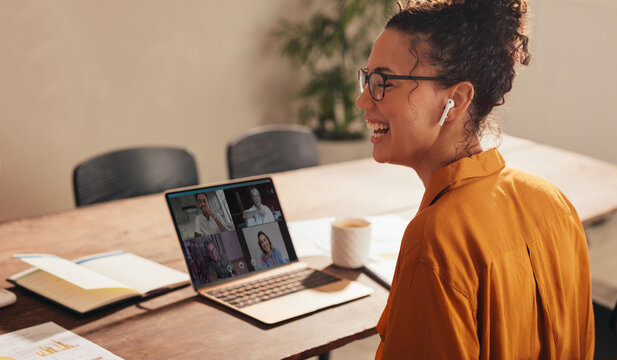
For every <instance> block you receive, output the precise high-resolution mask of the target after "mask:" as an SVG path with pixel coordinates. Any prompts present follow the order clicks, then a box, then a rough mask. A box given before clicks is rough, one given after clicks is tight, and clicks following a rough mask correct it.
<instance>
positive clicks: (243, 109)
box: [0, 0, 617, 221]
mask: <svg viewBox="0 0 617 360" xmlns="http://www.w3.org/2000/svg"><path fill="white" fill-rule="evenodd" d="M306 4H307V2H303V1H301V0H268V1H245V2H240V3H239V2H231V1H230V2H228V1H213V0H202V1H161V0H158V1H152V0H147V1H146V0H128V1H93V0H87V1H84V0H63V1H55V2H51V1H43V0H39V1H18V0H0V221H2V220H7V219H11V218H17V217H22V216H28V215H36V214H42V213H46V212H50V211H55V210H62V209H70V208H72V207H73V195H72V188H71V171H72V168H73V166H74V165H75V164H76V163H77V162H79V161H81V160H84V159H87V158H89V157H91V156H93V155H95V154H98V153H100V152H103V151H107V150H110V149H114V148H121V147H128V146H136V145H156V144H169V145H182V146H186V147H188V148H189V149H191V150H192V151H193V153H194V154H195V155H196V157H197V159H198V166H199V171H200V176H201V180H202V181H203V182H207V181H213V180H218V179H224V178H226V176H227V173H226V168H225V163H224V159H225V144H226V142H227V141H228V139H230V138H231V137H234V136H236V135H238V134H239V133H241V132H242V131H244V130H246V129H248V128H250V127H252V126H256V125H260V124H265V123H280V122H287V121H290V120H291V119H293V118H294V116H295V110H294V107H293V105H292V104H293V101H292V98H293V94H294V93H295V92H296V91H297V90H298V83H297V81H296V78H297V76H298V74H297V73H296V71H295V70H294V69H293V68H292V67H291V66H290V65H289V64H288V62H287V61H286V60H285V59H281V58H280V56H279V51H278V47H277V46H276V44H275V43H273V41H272V39H271V37H270V36H269V32H270V29H272V27H273V25H274V24H275V23H276V21H277V19H279V18H280V17H281V16H285V17H299V16H300V15H301V14H302V12H303V7H304V6H306ZM589 4H592V5H589ZM531 6H532V10H533V14H534V33H533V37H532V47H533V52H534V54H535V57H534V59H533V62H532V65H531V66H530V67H529V68H527V69H524V70H523V71H522V73H521V75H520V77H519V78H518V80H517V82H516V83H515V89H514V91H513V92H512V94H511V96H510V97H509V101H508V105H507V108H506V109H505V110H506V111H505V112H504V113H503V115H502V117H503V120H504V121H502V124H503V125H504V126H503V127H504V128H505V129H506V130H507V131H509V132H510V133H512V134H513V135H518V136H523V137H527V138H531V139H533V140H537V141H541V142H544V143H548V144H552V145H556V146H560V147H563V148H568V149H572V150H574V151H578V152H582V153H585V154H589V155H592V156H596V157H598V158H601V159H604V160H608V161H612V162H615V163H617V148H616V147H615V145H614V143H615V140H614V135H615V134H617V119H615V115H614V114H615V110H614V109H613V107H614V106H615V105H616V104H617V96H616V95H615V94H616V92H615V91H614V89H613V87H612V85H613V84H615V83H617V70H615V66H616V64H617V61H616V60H617V48H615V46H614V44H615V41H614V34H616V33H617V31H616V29H615V23H614V22H613V21H611V20H612V19H611V14H612V13H614V11H615V10H616V9H617V7H616V6H615V5H613V4H612V3H611V2H610V1H604V0H597V1H595V2H585V1H572V0H570V1H564V0H539V1H533V2H532V4H531ZM265 85H267V87H266V86H265Z"/></svg>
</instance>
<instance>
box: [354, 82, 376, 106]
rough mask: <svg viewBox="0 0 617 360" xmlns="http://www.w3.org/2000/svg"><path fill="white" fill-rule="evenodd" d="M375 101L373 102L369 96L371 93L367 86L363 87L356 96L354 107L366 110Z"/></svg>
mask: <svg viewBox="0 0 617 360" xmlns="http://www.w3.org/2000/svg"><path fill="white" fill-rule="evenodd" d="M374 104H375V103H374V102H373V98H371V94H370V92H369V90H368V87H366V86H365V87H364V91H363V92H362V93H360V95H359V96H358V98H357V99H356V107H358V108H359V109H362V110H367V109H369V108H370V107H371V106H373V105H374Z"/></svg>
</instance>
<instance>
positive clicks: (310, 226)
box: [287, 217, 332, 258]
mask: <svg viewBox="0 0 617 360" xmlns="http://www.w3.org/2000/svg"><path fill="white" fill-rule="evenodd" d="M331 222H332V218H329V217H323V218H316V219H310V220H302V221H292V222H290V223H288V224H287V228H288V229H289V235H291V240H292V241H293V244H294V248H295V249H296V255H297V256H298V258H303V257H308V256H316V255H325V256H330V223H331Z"/></svg>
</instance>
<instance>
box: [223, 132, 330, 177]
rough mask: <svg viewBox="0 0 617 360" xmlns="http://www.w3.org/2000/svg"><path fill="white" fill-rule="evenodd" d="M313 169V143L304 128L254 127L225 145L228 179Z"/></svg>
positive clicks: (314, 147)
mask: <svg viewBox="0 0 617 360" xmlns="http://www.w3.org/2000/svg"><path fill="white" fill-rule="evenodd" d="M315 165H319V156H318V152H317V139H316V138H315V135H313V132H312V131H311V130H310V128H308V127H306V126H301V125H271V126H263V127H258V128H255V129H252V130H250V131H248V132H247V133H245V134H243V135H241V136H239V137H237V138H235V139H234V140H232V141H231V142H229V144H228V145H227V168H228V171H229V178H230V179H236V178H240V177H245V176H253V175H260V174H265V173H273V172H279V171H286V170H294V169H300V168H303V167H308V166H315Z"/></svg>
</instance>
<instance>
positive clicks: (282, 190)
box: [0, 137, 617, 359]
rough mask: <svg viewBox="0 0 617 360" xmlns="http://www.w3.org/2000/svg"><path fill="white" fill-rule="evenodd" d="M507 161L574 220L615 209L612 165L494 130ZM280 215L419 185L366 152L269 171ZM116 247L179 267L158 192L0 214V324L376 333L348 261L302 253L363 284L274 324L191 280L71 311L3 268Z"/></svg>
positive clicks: (326, 211)
mask: <svg viewBox="0 0 617 360" xmlns="http://www.w3.org/2000/svg"><path fill="white" fill-rule="evenodd" d="M501 149H502V153H503V154H504V157H505V158H506V161H507V162H508V163H509V164H510V165H512V166H516V167H519V168H522V169H525V170H528V171H530V172H532V173H536V174H538V175H540V176H543V177H545V178H547V179H549V180H551V181H552V182H554V183H555V184H556V185H558V186H559V187H560V188H561V189H562V190H563V192H564V193H565V194H566V195H567V196H568V197H569V198H570V200H571V201H572V203H573V204H574V205H575V207H576V208H577V209H578V211H579V215H580V216H581V219H582V220H583V222H585V223H591V222H593V221H595V220H597V219H600V218H603V217H605V216H607V214H610V213H612V212H615V211H616V210H617V167H615V166H613V165H610V164H606V163H603V162H600V161H596V160H593V159H590V158H587V157H584V156H581V155H577V154H573V153H569V152H564V151H561V150H557V149H554V148H550V147H546V146H542V145H538V144H535V143H532V142H529V141H525V140H521V139H516V138H511V137H505V138H504V143H503V145H502V148H501ZM273 177H274V181H275V183H276V187H277V192H278V194H279V197H280V199H281V203H282V204H281V205H282V207H283V210H284V212H285V216H286V218H287V220H288V221H294V220H302V219H309V218H314V217H321V216H343V215H347V216H355V215H372V214H383V213H389V212H398V213H401V212H402V213H408V214H409V217H410V218H411V217H412V216H413V213H414V212H415V211H416V209H417V207H418V205H419V203H420V199H421V197H422V193H423V190H424V189H423V186H422V183H421V182H420V180H419V179H418V178H417V176H416V175H415V174H414V173H413V171H412V170H409V169H406V168H403V167H397V166H391V165H380V164H376V163H374V161H372V160H371V159H366V160H359V161H353V162H348V163H341V164H333V165H328V166H320V167H315V168H308V169H302V170H296V171H290V172H285V173H280V174H276V175H274V176H273ZM116 249H122V250H125V251H129V252H133V253H135V254H138V255H141V256H143V257H146V258H149V259H152V260H154V261H157V262H159V263H162V264H165V265H167V266H170V267H173V268H176V269H179V270H183V271H186V268H185V265H184V260H183V258H182V254H181V251H180V248H179V245H178V240H177V238H176V235H175V232H174V229H173V224H172V222H171V217H170V216H169V213H168V211H167V208H166V204H165V201H164V198H163V196H162V195H151V196H145V197H140V198H134V199H127V200H120V201H114V202H109V203H104V204H99V205H94V206H89V207H84V208H80V209H75V210H70V211H65V212H59V213H54V214H49V215H45V216H39V217H35V218H27V219H22V220H15V221H11V222H6V223H3V224H0V286H2V287H3V288H9V289H10V290H11V291H13V292H15V293H16V294H17V296H18V300H17V303H16V304H15V305H12V306H9V307H7V308H2V309H0V334H1V333H7V332H11V331H14V330H17V329H20V328H24V327H28V326H32V325H36V324H40V323H43V322H46V321H54V322H56V323H57V324H59V325H60V326H62V327H64V328H67V329H69V330H72V331H73V332H75V333H77V334H79V335H81V336H83V337H86V338H87V339H89V340H91V341H93V342H95V343H97V344H99V345H101V346H103V347H105V348H106V349H108V350H110V351H112V352H113V353H115V354H117V355H118V356H120V357H123V358H126V359H144V358H156V359H206V358H213V359H219V358H229V359H276V358H287V357H289V358H298V359H299V358H306V357H310V356H314V355H317V354H320V353H323V352H326V351H329V350H332V349H335V348H337V347H339V346H342V345H344V344H346V343H349V342H351V341H353V340H356V339H361V338H363V337H367V336H369V335H372V334H374V333H375V324H376V323H377V320H378V318H379V315H380V314H381V311H382V309H383V306H384V304H385V302H386V299H387V291H386V290H385V289H384V288H382V287H381V286H380V285H378V284H377V283H375V282H373V281H372V280H371V279H370V278H369V277H367V276H366V275H364V274H362V273H361V272H358V271H349V270H342V269H338V268H335V267H333V266H330V261H329V259H327V258H323V257H318V258H309V259H305V260H307V262H309V263H312V264H313V265H316V266H318V267H322V268H323V267H325V268H326V270H327V271H332V272H334V273H337V274H339V275H341V276H344V277H347V278H351V279H356V280H358V281H360V282H361V283H364V284H366V285H368V286H371V287H372V288H373V289H375V292H374V293H373V294H372V295H371V296H369V297H366V298H363V299H359V300H356V301H352V302H350V303H347V304H345V305H342V306H337V307H333V308H330V309H327V310H324V311H320V312H317V313H314V314H311V315H308V316H305V317H302V318H300V319H297V320H294V321H288V322H285V323H283V324H280V325H277V326H265V325H261V324H259V323H257V322H255V321H253V320H251V319H250V318H247V317H243V316H241V315H238V314H236V313H233V312H231V311H229V310H227V309H225V308H223V307H221V306H219V305H217V304H215V303H213V302H210V301H207V300H205V299H202V298H199V297H197V296H196V294H195V292H194V291H193V289H192V287H185V288H183V289H180V290H177V291H173V292H170V293H167V294H163V295H161V296H158V297H155V298H152V299H150V300H146V301H142V302H140V303H128V304H124V305H118V306H115V307H112V308H110V309H107V310H103V311H101V312H99V313H95V314H93V315H90V316H85V317H82V316H78V315H75V314H72V313H70V312H68V311H66V310H64V309H62V308H60V307H57V306H55V305H53V304H51V303H48V302H46V301H44V300H42V299H40V298H39V297H36V296H33V295H31V294H28V293H26V292H25V291H22V290H20V289H16V288H14V287H13V286H12V285H11V284H10V283H8V282H6V281H5V280H4V279H6V278H7V277H9V276H10V275H13V274H15V273H17V272H19V271H21V270H24V269H26V268H28V265H27V264H25V263H23V262H21V261H20V260H18V259H15V258H12V255H13V254H17V253H50V254H55V255H59V256H62V257H64V258H67V259H72V258H77V257H80V256H84V255H88V254H93V253H97V252H104V251H110V250H116Z"/></svg>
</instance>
